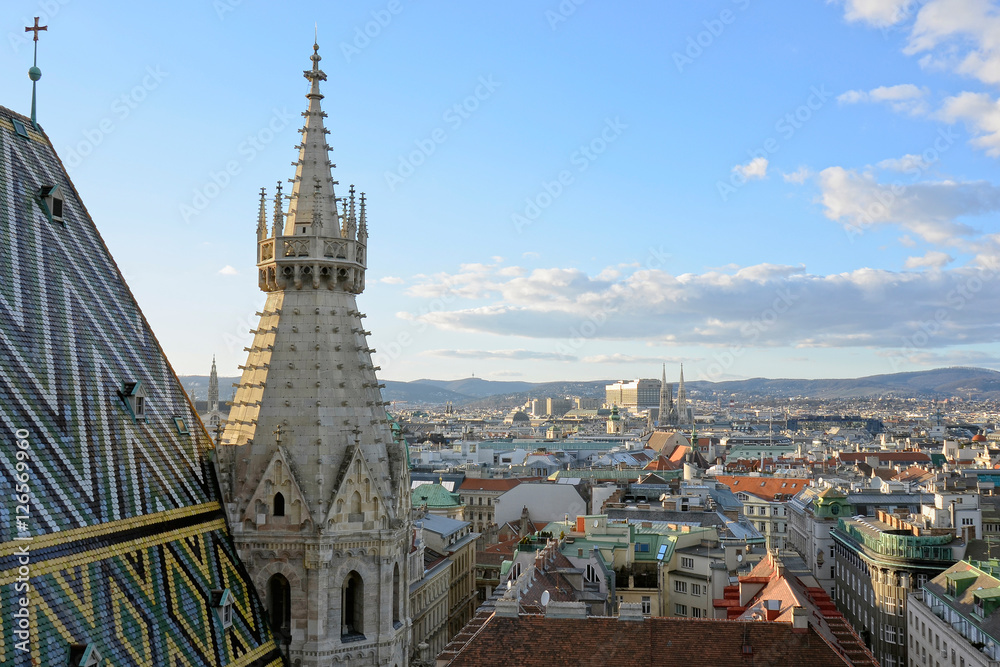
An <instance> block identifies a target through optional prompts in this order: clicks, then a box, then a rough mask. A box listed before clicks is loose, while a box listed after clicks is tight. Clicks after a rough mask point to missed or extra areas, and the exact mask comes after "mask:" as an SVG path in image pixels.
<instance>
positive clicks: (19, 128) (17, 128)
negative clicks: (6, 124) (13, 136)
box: [10, 118, 28, 139]
mask: <svg viewBox="0 0 1000 667" xmlns="http://www.w3.org/2000/svg"><path fill="white" fill-rule="evenodd" d="M10 120H11V122H12V123H14V132H16V133H17V136H19V137H24V138H25V139H27V138H28V128H26V127H25V126H24V123H22V122H21V121H19V120H18V119H16V118H11V119H10Z"/></svg>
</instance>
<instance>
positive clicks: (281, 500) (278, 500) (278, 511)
mask: <svg viewBox="0 0 1000 667" xmlns="http://www.w3.org/2000/svg"><path fill="white" fill-rule="evenodd" d="M274 516H285V496H283V495H282V494H280V493H276V494H274Z"/></svg>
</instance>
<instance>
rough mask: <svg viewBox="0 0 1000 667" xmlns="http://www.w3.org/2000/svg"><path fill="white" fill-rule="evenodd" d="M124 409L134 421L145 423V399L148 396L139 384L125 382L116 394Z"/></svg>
mask: <svg viewBox="0 0 1000 667" xmlns="http://www.w3.org/2000/svg"><path fill="white" fill-rule="evenodd" d="M118 395H119V396H120V397H121V399H122V401H123V402H124V403H125V407H126V408H127V409H128V411H129V413H130V414H131V415H132V419H134V420H135V421H146V399H147V398H148V396H149V395H148V394H147V393H146V388H145V387H143V386H142V383H141V382H126V383H125V384H124V385H123V386H122V389H121V391H119V392H118Z"/></svg>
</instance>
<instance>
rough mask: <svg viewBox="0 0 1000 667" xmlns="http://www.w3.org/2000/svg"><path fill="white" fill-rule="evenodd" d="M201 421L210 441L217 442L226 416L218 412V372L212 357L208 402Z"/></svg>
mask: <svg viewBox="0 0 1000 667" xmlns="http://www.w3.org/2000/svg"><path fill="white" fill-rule="evenodd" d="M202 421H203V422H204V423H205V427H206V428H207V429H208V433H209V435H211V436H212V440H218V435H219V431H220V428H219V427H220V425H221V424H224V423H225V421H226V415H224V414H223V413H222V411H221V410H219V372H218V371H217V370H216V368H215V357H212V372H211V374H209V376H208V402H207V404H206V406H205V412H204V414H203V415H202Z"/></svg>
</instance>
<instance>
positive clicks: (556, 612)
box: [545, 600, 587, 618]
mask: <svg viewBox="0 0 1000 667" xmlns="http://www.w3.org/2000/svg"><path fill="white" fill-rule="evenodd" d="M545 617H546V618H587V604H586V603H585V602H557V601H555V600H553V601H552V602H549V603H548V604H547V605H545Z"/></svg>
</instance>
